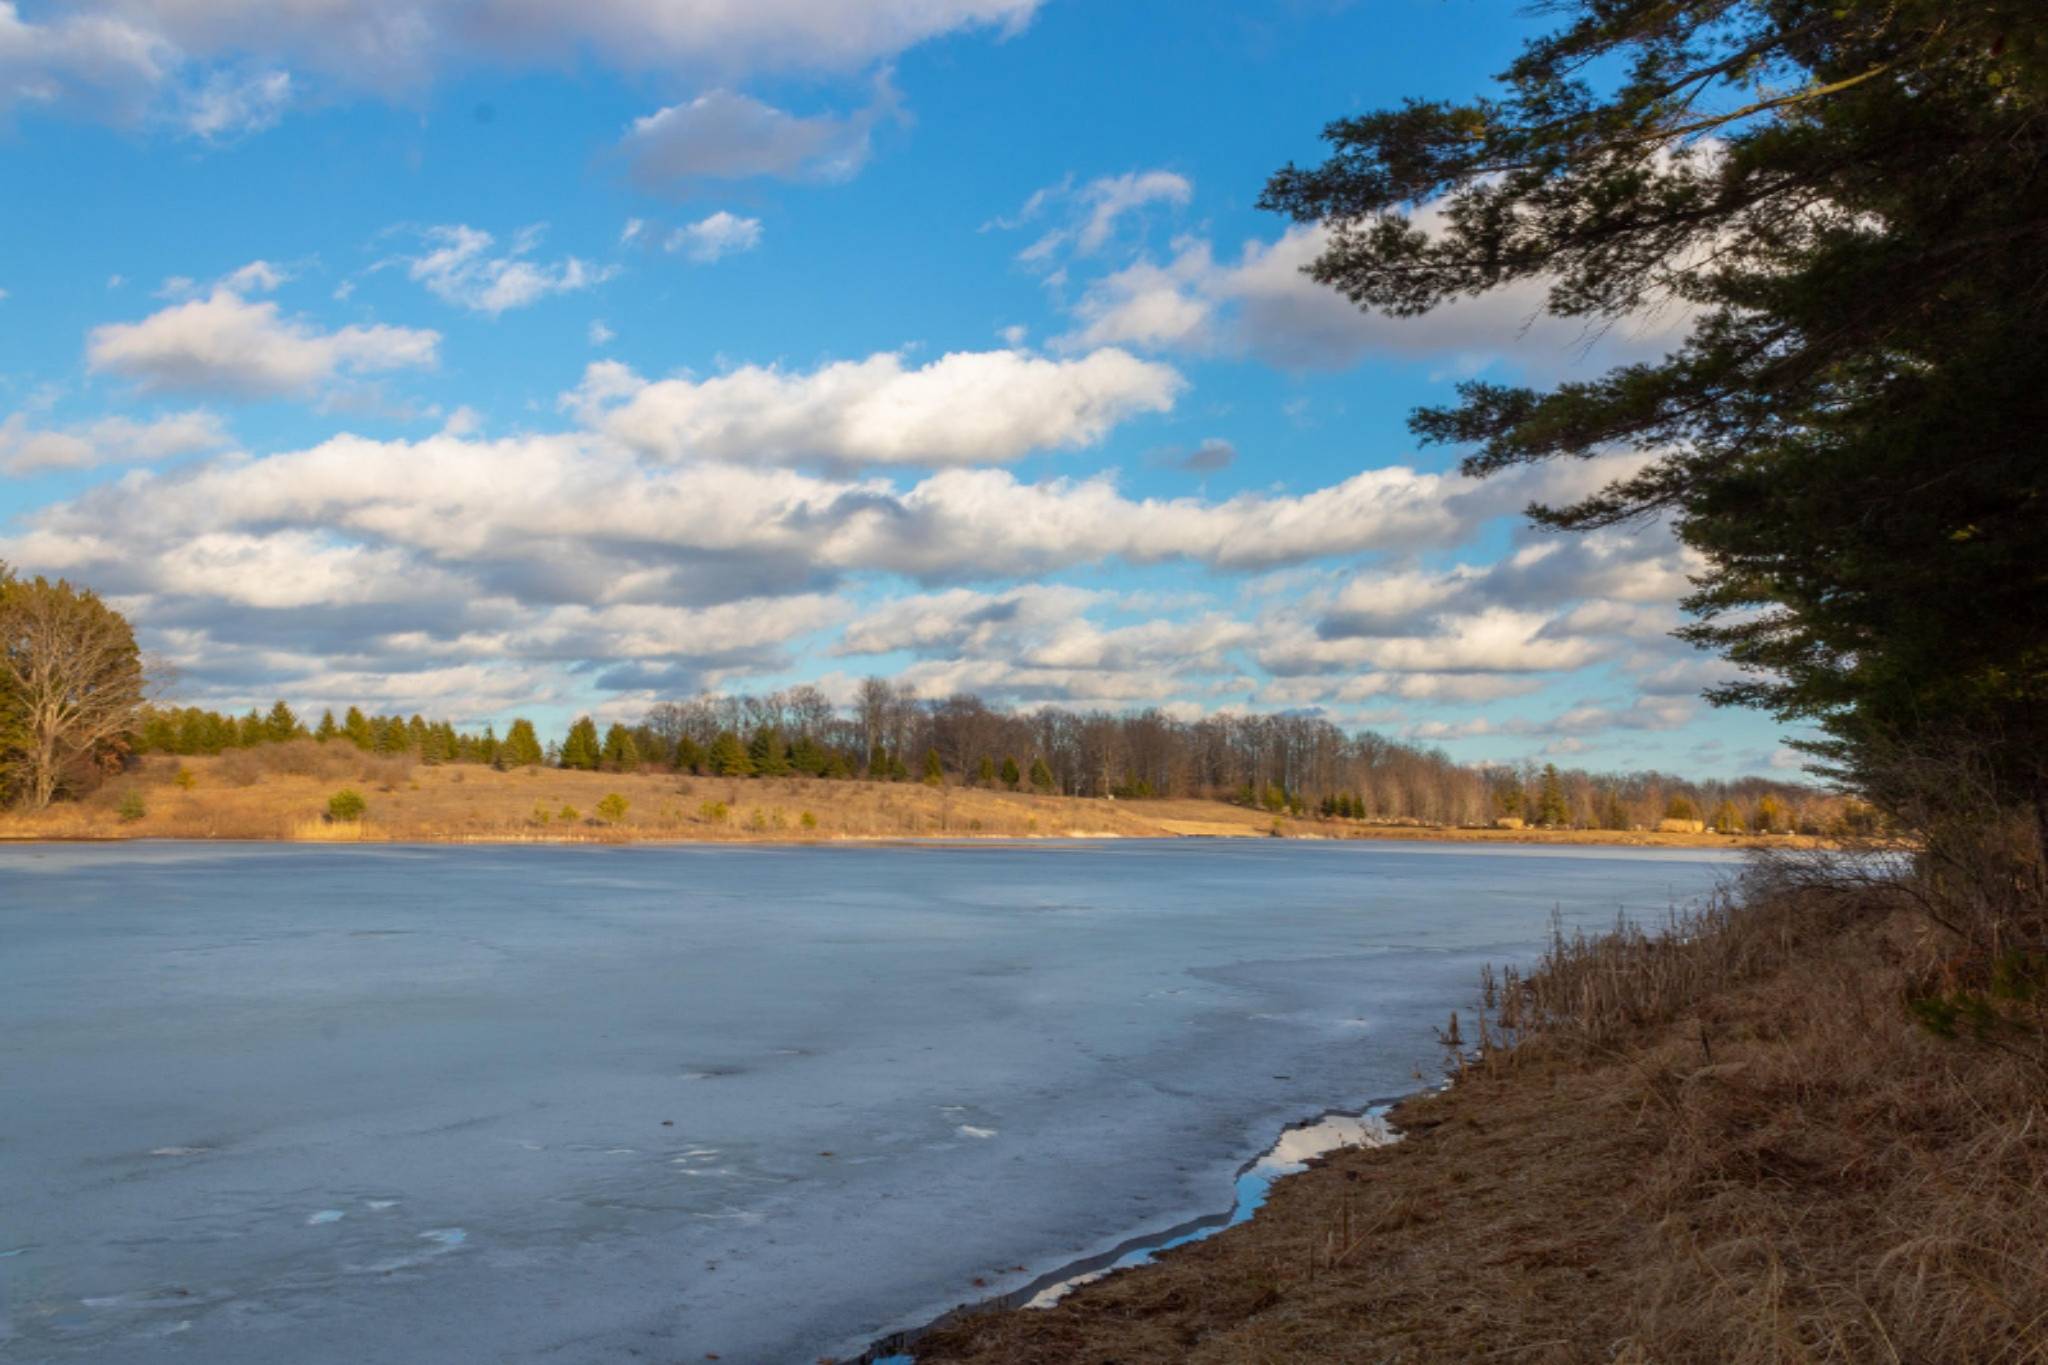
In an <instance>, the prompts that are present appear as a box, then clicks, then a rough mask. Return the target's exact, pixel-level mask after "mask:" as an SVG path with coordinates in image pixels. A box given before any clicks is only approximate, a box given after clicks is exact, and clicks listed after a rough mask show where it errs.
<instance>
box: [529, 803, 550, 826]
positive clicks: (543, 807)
mask: <svg viewBox="0 0 2048 1365" xmlns="http://www.w3.org/2000/svg"><path fill="white" fill-rule="evenodd" d="M554 818H555V813H554V812H553V811H551V810H549V809H548V807H547V803H546V802H545V801H536V802H534V803H533V823H535V824H536V825H545V824H546V823H547V822H548V821H550V820H552V819H554Z"/></svg>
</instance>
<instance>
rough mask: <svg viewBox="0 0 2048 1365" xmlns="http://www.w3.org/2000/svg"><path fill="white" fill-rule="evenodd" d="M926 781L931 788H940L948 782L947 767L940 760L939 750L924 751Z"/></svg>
mask: <svg viewBox="0 0 2048 1365" xmlns="http://www.w3.org/2000/svg"><path fill="white" fill-rule="evenodd" d="M924 780H925V785H926V786H930V787H936V786H939V785H941V784H942V783H944V782H945V780H946V765H945V763H944V762H943V761H941V760H940V758H939V751H938V750H937V749H926V750H925V751H924Z"/></svg>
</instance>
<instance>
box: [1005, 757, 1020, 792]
mask: <svg viewBox="0 0 2048 1365" xmlns="http://www.w3.org/2000/svg"><path fill="white" fill-rule="evenodd" d="M1023 781H1024V774H1023V772H1022V771H1020V770H1019V769H1018V767H1017V760H1016V759H1014V758H1010V757H1005V758H1004V759H1003V785H1004V786H1005V787H1008V788H1009V789H1010V790H1011V791H1015V790H1017V788H1018V787H1019V786H1021V785H1022V784H1023Z"/></svg>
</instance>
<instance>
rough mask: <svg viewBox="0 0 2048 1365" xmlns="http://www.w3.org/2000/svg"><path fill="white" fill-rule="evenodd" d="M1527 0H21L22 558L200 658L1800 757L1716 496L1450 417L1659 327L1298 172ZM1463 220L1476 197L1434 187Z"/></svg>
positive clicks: (1761, 765)
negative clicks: (1395, 226)
mask: <svg viewBox="0 0 2048 1365" xmlns="http://www.w3.org/2000/svg"><path fill="white" fill-rule="evenodd" d="M1529 31H1530V30H1529V28H1528V21H1527V20H1526V18H1525V17H1523V16H1522V15H1520V14H1519V13H1518V10H1517V8H1516V7H1515V6H1512V5H1509V4H1506V3H1500V0H1372V2H1370V3H1366V2H1361V3H1351V4H1345V3H1316V2H1314V0H1295V2H1294V3H1273V4H1269V5H1254V4H1244V3H1198V2H1194V0H1180V2H1179V3H1171V4H1166V3H1114V2H1113V0H1094V2H1093V3H1090V2H1088V0H870V2H869V3H864V4H861V5H847V4H843V3H839V2H838V0H756V2H755V3H752V4H749V5H745V6H736V5H729V4H724V3H715V2H714V0H585V3H581V4H578V5H574V6H561V5H555V4H552V3H545V4H544V3H541V2H540V0H361V2H360V3H352V4H345V5H344V4H337V5H332V6H323V5H290V6H283V5H274V4H267V3H261V2H260V0H77V2H75V3H69V4H63V5H56V4H36V3H29V2H28V0H17V3H13V4H10V3H7V0H0V129H4V131H0V176H4V181H5V183H6V184H7V185H8V186H10V187H11V191H12V192H11V193H10V195H9V201H10V202H9V207H8V209H7V211H6V213H5V214H4V215H0V290H4V291H5V294H4V297H0V558H4V559H6V560H8V561H10V562H12V563H14V564H15V565H16V566H18V567H19V568H20V569H23V570H26V571H30V572H46V573H51V574H59V573H61V574H66V575H69V576H72V577H74V578H76V579H78V580H80V581H83V582H86V583H89V584H93V585H95V586H97V587H99V588H100V589H101V590H102V591H103V592H105V593H106V594H107V595H108V596H109V597H110V598H111V599H113V600H114V601H116V602H117V604H119V605H120V606H121V607H122V608H123V609H124V610H125V611H127V612H128V613H129V614H130V616H131V618H132V619H133V620H134V621H135V622H136V623H137V625H138V626H139V628H140V629H141V632H142V636H143V640H144V644H145V647H146V648H147V649H149V650H151V651H152V652H153V653H154V654H155V655H156V656H157V657H159V658H160V659H162V660H163V661H165V662H166V663H167V664H169V665H170V666H171V668H172V669H173V670H174V671H175V674H176V678H177V683H176V693H177V695H178V697H179V698H180V699H182V700H189V701H192V702H199V703H205V704H209V705H218V706H227V707H236V708H241V707H245V706H247V705H250V704H267V702H268V701H269V700H270V699H271V698H273V697H277V696H284V697H287V698H289V699H291V700H292V701H293V702H294V704H296V705H300V706H302V707H315V706H321V705H328V704H335V705H346V704H349V703H351V702H358V703H361V704H363V705H365V706H366V707H372V708H375V709H380V710H400V711H405V712H411V711H414V710H420V711H426V712H428V713H430V714H435V715H449V716H454V717H458V718H462V719H465V720H472V721H474V720H483V719H487V718H489V719H500V720H502V719H503V718H504V717H506V716H508V715H510V714H512V713H514V712H515V711H516V712H520V713H524V714H529V715H533V716H535V717H537V718H540V719H542V720H544V721H555V722H559V720H560V719H562V718H564V717H566V716H568V715H569V714H572V713H574V712H576V711H579V710H584V709H592V710H596V711H597V712H599V713H600V714H602V715H606V716H620V717H630V716H632V715H634V714H636V713H637V712H638V711H639V710H640V709H642V708H644V707H645V706H646V705H647V704H648V703H649V702H650V701H653V700H657V699H661V698H664V697H670V696H680V695H686V694H689V693H692V692H695V691H697V690H699V689H701V688H707V687H709V688H718V689H742V688H744V689H756V690H758V689H764V688H768V687H774V686H779V685H782V684H785V683H788V682H793V681H799V680H810V681H818V682H820V683H821V684H822V685H824V686H826V687H827V688H828V690H830V689H845V688H847V687H849V686H850V685H851V682H852V680H854V679H857V678H858V677H860V676H863V675H865V674H867V673H872V672H880V673H884V674H888V675H892V676H899V675H900V676H902V677H904V678H906V679H907V680H909V681H911V682H912V683H914V684H915V685H916V686H917V687H918V688H919V690H920V692H921V693H924V694H927V695H942V694H944V693H946V692H950V691H953V690H972V691H977V692H981V693H983V694H984V695H988V696H991V697H993V698H998V699H1004V700H1009V701H1013V702H1016V703H1018V704H1023V705H1035V704H1039V703H1045V702H1052V703H1060V704H1071V705H1078V706H1107V707H1112V708H1116V709H1122V708H1126V707H1135V706H1145V705H1159V706H1165V707H1170V708H1172V709H1174V710H1176V711H1180V712H1185V713H1194V712H1200V711H1213V710H1222V709H1235V710H1254V711H1259V710H1283V709H1312V710H1319V711H1320V712H1322V713H1324V714H1327V715H1329V716H1330V717H1331V718H1332V719H1334V720H1337V721H1338V722H1340V723H1343V724H1346V725H1360V726H1370V727H1371V728H1375V729H1379V730H1382V731H1385V732H1388V733H1394V734H1399V735H1403V736H1406V737H1410V738H1419V739H1427V740H1431V741H1434V742H1441V743H1443V744H1444V745H1445V747H1446V748H1448V749H1450V750H1451V752H1453V753H1454V754H1457V755H1458V756H1460V757H1463V758H1469V759H1479V758H1522V757H1538V758H1544V757H1551V758H1557V759H1559V760H1561V761H1565V762H1569V763H1572V764H1581V765H1585V766H1591V767H1644V766H1661V767H1667V768H1675V769H1682V770H1685V771H1688V772H1694V773H1699V774H1701V775H1709V774H1729V773H1733V772H1737V771H1745V770H1763V769H1767V768H1769V767H1770V766H1771V765H1772V764H1773V763H1774V762H1775V763H1777V764H1778V765H1780V766H1782V765H1783V764H1784V763H1785V761H1786V755H1785V754H1784V752H1783V751H1782V750H1781V749H1780V748H1779V745H1780V735H1779V730H1778V727H1777V726H1775V725H1774V724H1773V723H1772V722H1770V721H1769V720H1768V718H1766V717H1760V716H1756V715H1749V714H1742V713H1728V712H1715V711H1712V710H1711V709H1710V708H1707V707H1706V706H1705V705H1704V704H1703V703H1701V702H1700V701H1699V700H1698V698H1697V693H1698V690H1699V688H1700V687H1701V686H1702V685H1704V684H1706V683H1708V682H1711V681H1713V680H1714V679H1715V678H1717V677H1719V676H1720V675H1721V672H1722V670H1721V669H1720V667H1719V666H1717V665H1716V664H1715V663H1714V662H1713V661H1712V660H1711V659H1709V658H1706V657H1704V656H1700V655H1698V654H1697V653H1696V652H1694V651H1692V650H1690V649H1689V648H1687V647H1684V646H1682V645H1679V644H1678V643H1677V642H1675V641H1672V640H1670V639H1669V638H1668V634H1667V632H1668V631H1669V630H1670V629H1671V627H1672V626H1673V625H1675V624H1676V623H1677V620H1678V614H1677V611H1676V606H1675V603H1676V599H1677V597H1678V595H1679V594H1680V593H1682V592H1683V591H1684V588H1685V579H1684V575H1685V574H1686V572H1687V571H1688V568H1689V567H1691V566H1690V565H1689V564H1688V561H1687V560H1686V558H1685V556H1684V555H1683V553H1682V552H1681V551H1680V550H1679V549H1678V548H1677V547H1676V546H1675V544H1674V543H1673V542H1672V541H1671V539H1670V537H1669V536H1668V534H1667V533H1665V532H1664V531H1663V530H1662V529H1661V528H1656V527H1651V528H1645V529H1643V530H1641V531H1638V532H1636V533H1633V534H1628V535H1619V534H1615V535H1603V536H1601V537H1597V538H1592V539H1587V538H1561V537H1557V536H1550V535H1541V534H1537V533H1535V532H1532V531H1530V530H1528V529H1527V528H1525V527H1523V526H1522V525H1521V523H1520V519H1519V517H1518V516H1517V515H1516V514H1517V512H1518V510H1519V508H1520V507H1521V506H1523V505H1524V504H1526V503H1527V502H1528V501H1529V500H1530V499H1531V498H1532V497H1537V498H1541V497H1553V498H1562V497H1569V496H1571V495H1572V494H1573V493H1574V492H1575V491H1580V490H1585V489H1589V488H1591V487H1593V486H1596V485H1597V484H1598V483H1599V482H1600V481H1601V480H1602V479H1604V478H1605V477H1609V476H1611V475H1612V474H1613V473H1614V472H1616V471H1617V470H1618V469H1622V468H1626V467H1627V457H1625V456H1618V457H1616V459H1615V460H1614V461H1612V462H1606V463H1602V464H1598V465H1595V466H1578V467H1574V468H1570V469H1556V470H1546V471H1535V472H1532V473H1527V474H1521V475H1517V476H1514V477H1513V478H1512V479H1504V480H1495V481H1491V482H1488V483H1481V484H1474V483H1472V482H1470V481H1467V480H1464V479H1462V478H1461V477H1460V476H1458V475H1457V474H1456V472H1455V463H1456V452H1450V451H1443V450H1420V449H1418V448H1417V447H1416V445H1415V443H1414V442H1413V440H1412V439H1411V437H1410V436H1409V434H1408V432H1407V430H1406V425H1405V420H1406V415H1407V413H1408V411H1409V410H1410V409H1411V408H1413V407H1414V406H1416V405H1418V404H1424V403H1435V402H1442V401H1446V400H1448V399H1449V398H1450V396H1451V388H1450V386H1451V385H1452V383H1454V382H1455V381H1456V380H1457V379H1459V378H1462V377H1466V376H1470V375H1476V374H1484V375H1487V376H1489V377H1495V378H1506V379H1515V378H1522V379H1535V380H1538V381H1541V380H1548V379H1553V378H1557V377H1560V376H1564V375H1571V374H1586V373H1592V372H1595V371H1597V369H1598V368H1600V367H1601V366H1603V365H1605V364H1609V363H1613V362H1614V361H1616V360H1620V359H1627V358H1633V357H1637V356H1645V355H1655V354H1657V353H1659V352H1660V351H1661V350H1662V349H1664V348H1665V347H1667V346H1668V345H1669V344H1671V342H1672V340H1673V338H1674V337H1675V336H1677V335H1679V334H1681V332H1682V329H1683V325H1684V319H1683V318H1682V317H1679V318H1674V317H1653V318H1648V319H1639V320H1628V321H1625V322H1623V323H1621V324H1620V325H1618V326H1616V327H1615V328H1613V329H1611V330H1610V331H1608V332H1606V333H1605V334H1603V335H1601V336H1599V337H1593V338H1589V337H1588V336H1587V335H1586V334H1585V333H1584V332H1583V330H1582V329H1581V328H1580V327H1579V326H1578V325H1577V324H1566V323H1560V322H1558V321H1556V320H1549V319H1543V318H1541V317H1539V316H1538V309H1539V305H1540V302H1541V295H1540V292H1534V293H1532V292H1528V291H1521V292H1517V293H1514V294H1512V295H1509V296H1506V297H1489V298H1486V299H1480V300H1475V301H1471V302H1467V303H1461V304H1459V305H1458V306H1456V307H1454V308H1452V309H1450V310H1447V311H1446V312H1444V313H1442V314H1440V315H1436V316H1432V317H1431V318H1428V319H1423V320H1418V321H1409V322H1397V321H1391V320H1387V319H1382V318H1373V317H1368V316H1366V315H1363V314H1360V313H1358V312H1356V311H1355V310H1353V309H1351V308H1350V307H1349V306H1348V305H1346V304H1345V303H1344V302H1343V301H1342V300H1341V299H1339V298H1337V297H1335V296H1334V295H1331V294H1329V293H1328V292H1327V291H1323V290H1321V289H1319V288H1318V287H1317V286H1315V285H1314V284H1312V283H1311V282H1310V281H1308V280H1307V279H1305V278H1304V277H1303V276H1302V275H1301V274H1300V273H1299V267H1300V265H1302V264H1303V263H1305V262H1306V261H1307V260H1308V259H1310V258H1311V257H1312V256H1313V255H1314V252H1315V248H1316V243H1317V238H1316V235H1315V233H1314V231H1313V230H1310V229H1302V228H1290V227H1289V225H1288V224H1286V223H1284V222H1281V221H1279V220H1277V219H1275V218H1273V217H1272V216H1271V215H1266V214H1261V213H1259V212H1258V211H1257V210H1256V209H1254V208H1253V201H1254V200H1255V199H1256V198H1257V195H1258V192H1259V189H1260V187H1261V185H1262V184H1263V181H1264V179H1265V177H1266V175H1267V174H1269V173H1270V172H1271V171H1273V170H1274V169H1276V168H1277V167H1279V166H1280V165H1281V164H1283V163H1284V162H1286V161H1288V160H1289V159H1298V160H1307V159H1310V158H1313V157H1315V156H1316V155H1317V150H1318V142H1317V136H1316V135H1317V132H1318V130H1319V129H1320V128H1321V126H1322V125H1323V124H1324V123H1325V122H1326V121H1328V120H1329V119H1331V118H1334V117H1338V116H1341V115H1343V114H1346V113H1350V112H1355V111H1360V110H1365V109H1370V108H1374V107H1378V106H1381V105H1384V104H1388V103H1392V102H1394V101H1397V100H1399V99H1401V98H1403V97H1405V96H1410V95H1413V96H1423V97H1447V96H1458V95H1464V94H1469V93H1472V92H1474V91H1476V90H1478V89H1480V88H1481V87H1482V85H1483V83H1484V81H1485V79H1486V77H1487V76H1488V74H1489V73H1491V72H1494V71H1497V70H1499V69H1500V68H1501V67H1502V66H1504V65H1505V64H1506V62H1507V61H1508V60H1509V59H1510V57H1511V56H1512V55H1513V52H1514V50H1515V47H1516V45H1517V43H1518V42H1519V40H1520V38H1521V37H1522V36H1525V35H1526V33H1527V32H1529ZM1426 212H1427V210H1425V213H1426Z"/></svg>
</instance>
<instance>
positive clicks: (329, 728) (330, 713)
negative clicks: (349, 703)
mask: <svg viewBox="0 0 2048 1365" xmlns="http://www.w3.org/2000/svg"><path fill="white" fill-rule="evenodd" d="M340 733H341V727H340V726H339V725H336V724H335V723H334V708H333V707H331V706H330V707H329V708H327V709H326V710H325V711H322V712H321V713H320V728H319V729H317V730H315V731H313V738H315V739H317V740H319V741H320V742H321V743H322V744H325V743H326V742H327V741H328V740H330V739H333V738H334V737H335V736H337V735H339V734H340Z"/></svg>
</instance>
